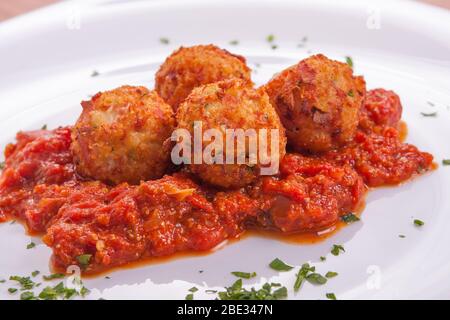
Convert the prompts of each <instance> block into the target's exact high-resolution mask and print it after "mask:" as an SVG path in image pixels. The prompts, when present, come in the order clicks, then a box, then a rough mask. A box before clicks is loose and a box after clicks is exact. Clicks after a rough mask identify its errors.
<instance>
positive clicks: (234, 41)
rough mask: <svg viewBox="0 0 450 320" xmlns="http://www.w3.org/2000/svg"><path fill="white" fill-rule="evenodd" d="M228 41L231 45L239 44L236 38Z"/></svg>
mask: <svg viewBox="0 0 450 320" xmlns="http://www.w3.org/2000/svg"><path fill="white" fill-rule="evenodd" d="M229 43H230V44H231V45H232V46H237V45H238V44H239V41H238V40H231V41H230V42H229Z"/></svg>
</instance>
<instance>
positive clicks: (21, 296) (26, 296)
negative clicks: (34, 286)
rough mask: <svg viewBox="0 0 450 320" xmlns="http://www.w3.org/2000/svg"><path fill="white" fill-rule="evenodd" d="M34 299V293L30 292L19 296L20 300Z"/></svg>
mask: <svg viewBox="0 0 450 320" xmlns="http://www.w3.org/2000/svg"><path fill="white" fill-rule="evenodd" d="M33 299H35V296H34V293H33V292H31V291H25V292H22V293H21V294H20V300H33Z"/></svg>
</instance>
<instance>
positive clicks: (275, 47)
mask: <svg viewBox="0 0 450 320" xmlns="http://www.w3.org/2000/svg"><path fill="white" fill-rule="evenodd" d="M270 47H271V48H272V50H275V49H278V46H277V45H276V44H273V45H271V46H270Z"/></svg>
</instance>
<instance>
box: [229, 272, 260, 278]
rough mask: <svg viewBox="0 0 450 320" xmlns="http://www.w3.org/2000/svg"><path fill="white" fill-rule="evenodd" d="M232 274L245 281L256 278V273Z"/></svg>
mask: <svg viewBox="0 0 450 320" xmlns="http://www.w3.org/2000/svg"><path fill="white" fill-rule="evenodd" d="M231 274H232V275H233V276H236V277H238V278H244V279H250V278H254V277H256V272H241V271H233V272H232V273H231Z"/></svg>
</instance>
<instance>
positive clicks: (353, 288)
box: [0, 0, 450, 299]
mask: <svg viewBox="0 0 450 320" xmlns="http://www.w3.org/2000/svg"><path fill="white" fill-rule="evenodd" d="M268 34H274V35H275V37H276V40H275V42H276V44H277V45H278V46H279V47H278V49H276V50H272V49H271V48H270V45H269V44H268V43H267V42H266V40H265V39H266V36H267V35H268ZM305 36H306V37H307V41H305V42H303V41H302V39H303V38H304V37H305ZM160 37H167V38H169V39H170V44H169V45H164V44H161V43H160V42H159V39H160ZM0 39H1V41H0V52H1V59H0V74H1V76H0V103H1V108H0V137H1V138H0V139H1V140H0V146H1V147H2V148H3V147H4V146H5V145H6V143H8V142H10V141H12V140H13V138H14V135H15V132H16V131H18V130H21V129H23V130H27V129H35V128H39V127H41V126H42V125H43V124H48V125H49V127H56V126H58V125H61V124H71V123H73V122H74V121H75V119H76V118H77V116H78V114H79V113H80V106H79V102H80V100H82V99H86V98H87V97H88V95H90V94H92V93H95V92H97V91H99V90H103V89H107V88H113V87H115V86H118V85H121V84H133V85H140V84H142V85H146V86H149V87H152V86H153V77H154V73H155V70H156V69H157V68H158V66H159V64H160V63H161V62H162V61H163V59H164V58H165V57H166V56H167V55H168V54H170V52H171V51H172V50H174V49H176V48H177V47H178V46H180V45H185V46H187V45H192V44H195V43H215V44H217V45H219V46H222V47H225V48H227V49H229V50H231V51H233V52H236V53H239V54H243V55H244V56H246V57H247V59H248V63H249V66H250V67H252V68H253V69H254V70H255V73H254V75H253V77H254V80H255V81H256V83H258V84H261V83H264V82H265V81H267V80H268V79H269V78H270V77H271V76H272V74H273V73H275V72H277V71H280V70H281V69H282V68H284V67H286V66H288V65H291V64H293V63H295V62H296V61H298V60H299V59H302V58H304V57H306V56H307V55H309V54H311V53H317V52H322V53H324V54H326V55H328V56H330V57H332V58H335V59H340V60H343V59H344V57H345V56H346V55H351V56H352V57H353V59H354V62H355V70H356V73H357V74H363V75H364V76H365V78H366V80H367V84H368V87H369V88H375V87H385V88H389V89H393V90H395V91H396V92H397V93H398V94H399V95H400V97H401V99H402V102H403V106H404V115H403V118H404V120H406V121H407V123H408V125H409V136H408V141H409V142H411V143H414V144H415V145H417V146H418V147H420V148H421V149H422V150H425V151H429V152H431V153H433V154H434V155H435V157H436V161H438V162H440V161H441V160H442V159H443V158H450V143H449V142H448V141H449V140H448V139H449V137H450V127H449V126H448V123H449V112H450V111H449V109H450V82H449V78H450V61H449V58H450V13H449V12H448V11H443V10H439V9H435V8H432V7H428V6H425V5H421V4H419V3H415V2H409V1H408V2H404V1H401V2H398V1H386V2H385V1H376V2H375V1H372V2H367V1H346V2H343V1H339V2H338V1H301V2H299V1H295V2H294V1H262V0H258V1H242V0H239V1H230V0H227V1H225V0H224V1H206V0H205V1H200V0H195V1H192V0H191V1H184V2H182V1H162V0H161V1H147V2H146V1H127V2H126V1H119V0H116V1H114V0H109V1H91V0H90V1H82V2H80V1H78V2H71V1H64V2H62V3H60V4H57V5H55V6H52V7H48V8H46V9H43V10H40V11H37V12H34V13H31V14H28V15H25V16H22V17H19V18H16V19H13V20H11V21H7V22H4V23H3V24H1V25H0ZM235 39H236V40H239V45H237V46H231V45H229V41H230V40H235ZM299 44H303V46H302V47H299ZM256 63H260V64H261V67H259V68H257V67H255V64H256ZM93 70H97V71H99V72H100V75H99V76H97V77H91V76H90V75H91V73H92V71H93ZM427 101H431V102H432V103H434V105H435V106H434V107H432V106H430V105H429V104H428V103H427ZM430 110H432V111H437V112H438V117H436V118H425V117H423V116H421V114H420V113H421V112H429V111H430ZM449 187H450V167H447V168H445V167H440V168H439V169H438V170H437V171H435V172H433V173H431V174H427V175H424V176H422V177H419V178H418V179H416V180H415V181H413V182H411V183H406V184H404V185H402V186H400V187H397V188H382V189H377V190H376V191H373V192H371V193H370V194H369V196H368V198H367V207H366V209H365V211H364V213H363V215H362V222H360V223H356V224H353V225H351V226H349V227H347V228H344V229H343V230H341V231H340V232H339V233H337V234H336V235H335V236H333V237H331V238H329V239H327V240H326V241H324V242H322V243H319V244H314V245H294V244H287V243H284V242H279V241H274V240H269V239H264V238H246V239H245V240H242V241H239V242H234V243H232V244H230V245H225V246H224V247H223V248H221V249H220V250H217V252H215V253H212V254H209V255H203V256H197V257H191V258H183V259H177V260H172V261H169V262H166V263H163V264H152V265H145V266H141V267H137V268H133V269H122V270H120V271H114V272H112V273H110V274H109V276H110V277H111V279H110V280H107V279H104V278H103V277H98V278H94V279H86V280H85V284H86V286H87V287H89V288H90V289H91V290H92V293H91V295H90V296H89V297H90V298H92V299H97V298H99V297H103V298H106V299H113V298H123V299H131V298H138V299H153V298H163V299H165V298H172V299H173V298H175V299H183V298H184V297H185V295H186V294H187V293H188V289H189V288H191V287H192V286H197V287H198V288H199V289H200V291H199V292H197V293H196V294H195V298H196V299H199V298H213V297H214V295H208V294H206V293H204V292H203V291H204V290H203V289H220V288H222V287H223V286H226V285H230V284H231V283H232V282H233V281H234V280H235V278H234V277H233V276H231V275H230V271H236V270H239V271H256V272H257V273H258V277H257V278H254V279H252V280H246V281H245V283H246V284H248V285H249V286H259V285H261V284H262V283H264V282H266V281H272V282H282V283H283V284H284V285H286V286H287V287H288V288H292V285H293V282H294V272H295V271H292V272H288V273H277V272H275V271H273V270H271V269H269V268H268V266H267V264H268V263H269V262H270V261H271V260H272V259H273V258H275V257H279V258H281V259H283V260H285V261H286V262H288V263H291V264H295V265H299V264H302V263H303V262H306V261H310V262H311V263H313V264H314V265H316V267H317V269H318V270H319V271H320V272H326V271H328V270H332V271H336V272H338V273H339V276H338V277H336V278H334V279H332V280H330V281H328V283H327V284H326V285H325V286H312V285H309V284H306V285H304V287H303V288H302V290H301V291H300V292H299V293H298V294H294V293H293V292H292V290H290V292H289V297H290V298H292V299H304V298H310V299H324V298H325V293H326V292H334V293H335V294H336V296H337V297H338V299H350V298H357V299H361V298H369V299H377V298H387V299H390V298H394V299H395V298H446V299H448V298H450V281H449V276H450V250H449V249H448V246H449V244H450V232H449V231H450V214H449V213H450V197H449V196H448V191H449ZM413 218H419V219H422V220H424V221H425V223H426V224H425V226H423V227H422V228H420V229H419V228H417V227H414V225H413V223H412V221H413ZM399 234H405V235H406V238H404V239H402V238H399V236H398V235H399ZM29 241H30V237H29V236H26V235H24V232H23V228H22V227H21V225H19V224H15V225H9V224H2V225H0V252H2V254H1V255H0V278H2V277H3V278H4V277H8V276H9V275H11V274H18V275H27V274H29V273H30V272H32V271H33V270H36V269H37V270H40V271H41V272H42V273H48V272H49V271H48V263H49V258H50V254H51V251H50V249H49V248H47V247H46V246H45V245H43V244H42V243H41V242H40V240H39V239H37V238H36V239H33V241H35V242H36V243H39V245H38V246H37V247H36V248H35V249H33V250H26V248H25V247H26V245H27V244H28V243H29ZM335 243H336V244H343V245H344V246H345V249H346V252H345V254H343V255H340V256H339V257H334V256H332V255H331V254H329V251H330V247H331V246H332V244H335ZM320 256H327V261H326V262H319V257H320ZM199 270H204V272H203V273H199ZM8 286H9V284H8V283H6V284H0V299H10V298H16V296H11V295H9V294H8V293H7V291H6V290H7V288H8Z"/></svg>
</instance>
